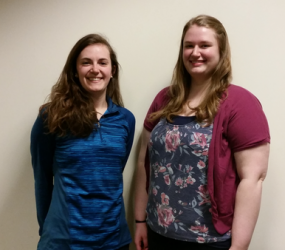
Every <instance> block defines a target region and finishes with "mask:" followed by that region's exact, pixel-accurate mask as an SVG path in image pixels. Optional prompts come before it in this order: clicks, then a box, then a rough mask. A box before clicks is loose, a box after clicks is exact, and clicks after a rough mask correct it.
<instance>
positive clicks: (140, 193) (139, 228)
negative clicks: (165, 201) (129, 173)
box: [135, 128, 150, 250]
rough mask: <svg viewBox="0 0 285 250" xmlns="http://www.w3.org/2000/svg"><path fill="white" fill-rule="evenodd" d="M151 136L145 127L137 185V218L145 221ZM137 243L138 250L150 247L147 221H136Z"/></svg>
mask: <svg viewBox="0 0 285 250" xmlns="http://www.w3.org/2000/svg"><path fill="white" fill-rule="evenodd" d="M149 138H150V132H149V131H147V130H146V129H145V128H144V129H143V131H142V136H141V146H140V151H139V158H138V163H137V171H136V186H135V190H136V191H135V219H136V220H140V221H143V220H145V218H146V212H145V210H146V205H147V200H148V194H147V192H146V189H145V185H146V180H147V178H146V171H145V165H144V164H145V154H146V150H147V145H148V142H149ZM135 244H136V248H137V250H143V249H148V242H147V227H146V223H136V233H135Z"/></svg>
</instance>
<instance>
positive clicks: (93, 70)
mask: <svg viewBox="0 0 285 250" xmlns="http://www.w3.org/2000/svg"><path fill="white" fill-rule="evenodd" d="M90 71H91V72H95V73H99V67H98V65H97V64H96V63H94V64H93V65H92V67H91V69H90Z"/></svg>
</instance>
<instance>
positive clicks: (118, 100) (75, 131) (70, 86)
mask: <svg viewBox="0 0 285 250" xmlns="http://www.w3.org/2000/svg"><path fill="white" fill-rule="evenodd" d="M92 44H103V45H105V46H106V47H107V48H108V50H109V52H110V58H111V63H112V68H113V78H111V80H110V82H109V84H108V86H107V95H108V96H109V97H110V98H111V99H112V101H113V102H114V103H115V104H117V105H119V106H122V107H123V106H124V105H123V100H122V96H121V92H120V87H119V63H118V60H117V56H116V53H115V51H114V50H113V49H112V47H111V45H110V44H109V43H108V41H107V40H106V39H105V38H103V37H102V36H100V35H98V34H89V35H87V36H84V37H83V38H81V39H80V40H79V41H78V42H77V43H76V44H75V45H74V47H73V48H72V50H71V51H70V53H69V55H68V58H67V61H66V63H65V66H64V68H63V70H62V72H61V74H60V77H59V79H58V81H57V83H56V84H55V85H54V86H53V87H52V90H51V94H50V96H49V102H48V103H47V104H45V105H43V106H42V107H41V108H40V113H42V114H43V115H44V117H46V120H45V121H46V124H47V127H48V129H49V132H50V133H55V134H57V135H58V136H64V135H66V134H67V133H71V134H72V135H74V136H79V137H86V136H88V135H89V134H90V133H91V132H92V130H93V128H94V123H96V122H98V119H97V114H96V110H95V109H94V102H93V100H92V98H91V96H90V94H89V93H88V92H87V91H86V90H85V89H84V88H83V87H82V86H81V84H80V82H79V79H78V77H77V70H76V60H77V58H78V56H79V54H80V53H81V51H82V50H83V49H84V48H86V47H87V46H89V45H92ZM46 114H47V115H46Z"/></svg>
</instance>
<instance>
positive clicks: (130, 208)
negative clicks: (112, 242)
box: [125, 136, 141, 250]
mask: <svg viewBox="0 0 285 250" xmlns="http://www.w3.org/2000/svg"><path fill="white" fill-rule="evenodd" d="M140 145H141V136H140V137H139V140H138V141H137V143H136V144H135V143H134V145H133V150H134V154H135V157H134V163H133V166H135V167H136V165H137V162H136V161H137V159H138V155H139V149H140ZM135 177H136V171H134V172H133V175H132V177H131V178H132V179H131V180H132V181H131V185H130V187H129V188H128V197H129V203H128V204H125V205H126V210H127V211H128V213H127V214H126V219H127V222H128V225H129V229H130V231H131V235H132V239H133V241H132V243H131V244H130V250H136V247H135V244H134V239H135V215H134V204H135V201H134V197H135V180H136V178H135Z"/></svg>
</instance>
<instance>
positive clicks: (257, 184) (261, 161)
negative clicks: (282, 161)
mask: <svg viewBox="0 0 285 250" xmlns="http://www.w3.org/2000/svg"><path fill="white" fill-rule="evenodd" d="M268 157H269V144H262V145H260V146H257V147H254V148H249V149H245V150H242V151H239V152H236V153H235V154H234V158H235V162H236V168H237V172H238V175H239V178H240V184H239V186H238V189H237V194H236V202H235V210H234V219H233V227H232V246H231V248H230V250H247V249H248V246H249V244H250V240H251V237H252V234H253V231H254V227H255V224H256V221H257V218H258V213H259V209H260V202H261V191H262V183H263V181H264V179H265V176H266V172H267V166H268Z"/></svg>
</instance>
